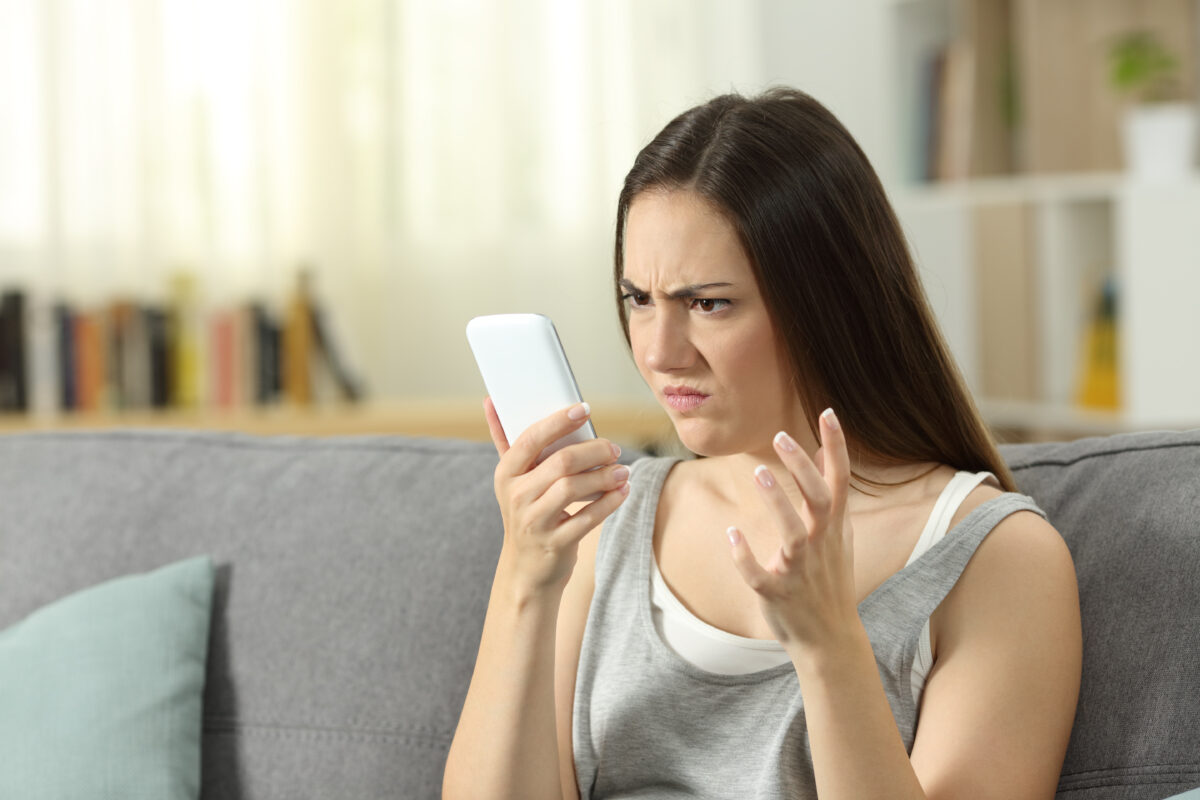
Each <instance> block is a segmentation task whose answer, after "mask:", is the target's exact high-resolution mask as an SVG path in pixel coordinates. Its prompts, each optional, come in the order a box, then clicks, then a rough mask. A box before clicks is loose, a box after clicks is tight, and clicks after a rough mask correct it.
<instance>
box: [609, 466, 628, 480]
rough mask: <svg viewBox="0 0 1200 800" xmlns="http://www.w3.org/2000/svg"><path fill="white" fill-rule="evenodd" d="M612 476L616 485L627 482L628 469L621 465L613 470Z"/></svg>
mask: <svg viewBox="0 0 1200 800" xmlns="http://www.w3.org/2000/svg"><path fill="white" fill-rule="evenodd" d="M612 474H613V479H614V480H616V481H617V482H618V483H624V482H625V481H627V480H629V467H627V466H625V465H624V464H622V465H621V466H619V467H617V468H616V469H614V470H613V472H612Z"/></svg>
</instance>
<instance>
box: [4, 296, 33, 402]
mask: <svg viewBox="0 0 1200 800" xmlns="http://www.w3.org/2000/svg"><path fill="white" fill-rule="evenodd" d="M25 328H26V303H25V294H24V292H21V291H17V290H8V291H5V292H4V293H3V294H0V410H4V411H25V410H27V409H28V408H29V383H28V378H27V375H28V371H27V369H26V359H25V347H26V336H25Z"/></svg>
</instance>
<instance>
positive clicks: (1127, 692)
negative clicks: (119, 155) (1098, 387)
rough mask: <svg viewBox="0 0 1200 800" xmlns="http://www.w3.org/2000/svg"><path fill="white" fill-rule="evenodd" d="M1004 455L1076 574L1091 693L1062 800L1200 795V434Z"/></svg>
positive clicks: (1083, 701) (1086, 692)
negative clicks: (1193, 791)
mask: <svg viewBox="0 0 1200 800" xmlns="http://www.w3.org/2000/svg"><path fill="white" fill-rule="evenodd" d="M1001 453H1002V455H1003V456H1004V458H1005V459H1006V460H1007V461H1008V463H1009V465H1010V466H1011V467H1012V470H1013V475H1014V477H1015V478H1016V481H1017V485H1018V487H1019V488H1020V490H1021V491H1023V492H1025V493H1026V494H1028V495H1030V496H1032V497H1033V498H1034V499H1035V500H1036V501H1037V502H1038V504H1039V505H1040V506H1041V507H1042V509H1043V510H1044V511H1045V512H1046V515H1047V517H1048V519H1049V520H1050V522H1051V523H1053V524H1054V525H1055V526H1056V527H1057V528H1058V530H1059V531H1060V532H1061V533H1062V534H1063V537H1064V538H1065V539H1066V540H1067V544H1068V546H1069V547H1070V549H1071V554H1072V556H1073V557H1074V559H1075V569H1076V572H1077V573H1078V577H1079V594H1080V605H1081V607H1082V612H1083V648H1084V661H1083V683H1082V686H1081V688H1080V698H1079V709H1078V713H1077V715H1076V719H1075V727H1074V729H1073V731H1072V734H1071V743H1070V747H1069V749H1068V752H1067V759H1066V763H1065V764H1064V765H1063V772H1062V778H1061V782H1060V784H1059V797H1060V798H1065V799H1069V800H1110V799H1111V800H1116V798H1121V800H1151V799H1152V798H1163V797H1166V796H1168V795H1171V794H1175V793H1177V792H1181V791H1183V790H1185V789H1190V788H1192V787H1195V786H1200V430H1195V431H1190V432H1156V433H1138V434H1122V435H1118V436H1110V437H1105V438H1092V439H1083V440H1079V441H1075V442H1070V443H1057V444H1035V445H1006V446H1003V447H1001Z"/></svg>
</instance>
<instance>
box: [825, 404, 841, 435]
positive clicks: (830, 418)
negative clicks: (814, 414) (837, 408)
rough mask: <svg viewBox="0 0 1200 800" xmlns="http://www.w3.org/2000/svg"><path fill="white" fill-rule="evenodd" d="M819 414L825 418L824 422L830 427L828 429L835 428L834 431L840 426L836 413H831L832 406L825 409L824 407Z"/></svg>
mask: <svg viewBox="0 0 1200 800" xmlns="http://www.w3.org/2000/svg"><path fill="white" fill-rule="evenodd" d="M821 416H822V417H824V418H825V423H826V424H827V425H829V427H830V429H831V430H835V431H836V430H837V429H838V428H840V427H841V425H839V424H838V418H837V414H835V413H833V409H832V408H827V409H825V410H824V411H823V412H822V413H821Z"/></svg>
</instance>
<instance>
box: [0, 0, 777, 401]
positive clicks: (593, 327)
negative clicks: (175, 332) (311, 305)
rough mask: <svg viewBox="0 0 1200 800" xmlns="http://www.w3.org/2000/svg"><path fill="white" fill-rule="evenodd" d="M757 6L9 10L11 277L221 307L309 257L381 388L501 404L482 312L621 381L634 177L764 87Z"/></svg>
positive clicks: (6, 183) (3, 261)
mask: <svg viewBox="0 0 1200 800" xmlns="http://www.w3.org/2000/svg"><path fill="white" fill-rule="evenodd" d="M757 9H758V5H757V4H756V3H754V2H737V1H736V0H704V1H701V2H697V1H695V0H506V1H503V2H501V1H500V0H490V1H489V0H394V2H389V1H388V0H0V283H16V284H20V285H23V286H26V287H28V288H30V289H31V290H33V291H35V292H40V293H42V294H45V295H58V294H61V295H63V296H65V297H66V298H68V299H70V300H72V301H74V302H76V303H79V304H84V305H86V304H89V303H95V304H99V303H102V302H107V301H109V300H111V299H113V298H114V297H116V296H118V295H120V296H131V297H134V298H138V299H143V300H149V301H153V300H157V299H161V297H163V296H164V295H165V293H166V290H167V281H168V276H169V275H170V274H171V273H173V272H175V271H177V270H180V269H186V270H190V271H192V272H194V273H195V274H196V275H197V276H199V278H200V281H201V282H200V290H201V298H202V300H203V301H204V302H205V303H206V304H208V305H210V306H213V307H218V306H222V305H228V304H232V303H236V302H241V301H243V300H246V299H249V298H250V297H257V298H261V299H265V300H267V301H268V302H270V303H273V304H275V305H278V304H280V303H282V301H283V300H284V298H285V297H286V294H287V292H288V290H289V289H290V286H291V282H292V281H293V278H294V273H295V271H296V268H297V267H298V266H299V265H301V264H307V265H310V266H311V267H312V269H313V270H314V272H315V275H316V290H317V294H318V296H319V297H320V298H321V299H322V301H323V302H324V303H325V305H326V307H327V310H328V316H331V317H332V318H333V321H334V323H335V327H336V328H337V332H338V334H339V338H340V339H341V340H342V341H341V345H342V349H343V350H344V351H346V352H347V354H348V355H349V358H350V360H351V361H352V362H354V363H355V364H356V365H357V366H358V369H359V371H360V372H362V373H364V374H365V377H366V379H367V383H368V386H369V389H370V390H372V391H373V393H374V394H376V395H377V396H378V395H383V396H402V395H424V396H432V395H447V394H455V395H466V394H477V393H478V379H477V378H476V377H475V375H474V373H473V371H472V370H471V369H470V362H469V356H466V355H465V354H466V350H465V344H464V343H463V336H462V326H463V324H465V322H466V318H467V317H469V316H470V315H472V314H475V313H486V312H492V311H508V310H538V311H543V312H544V313H550V314H551V315H552V316H554V317H555V319H556V322H558V325H559V329H560V333H562V334H563V338H564V340H567V341H568V348H569V349H570V350H571V351H572V358H573V360H575V361H576V362H577V364H576V366H577V371H579V372H581V373H582V374H581V376H580V377H581V382H582V383H584V384H585V391H587V390H588V388H589V387H588V386H587V385H586V384H587V383H589V381H590V382H591V383H592V384H593V385H592V387H591V389H592V391H593V393H597V392H598V393H599V394H614V395H616V394H622V393H624V392H625V391H626V390H627V389H629V387H632V386H633V385H634V381H633V380H631V378H630V376H631V374H632V373H631V371H630V370H629V369H628V367H627V366H626V364H625V357H624V356H623V354H621V353H620V352H619V347H618V346H617V345H619V339H618V338H617V337H616V327H615V323H614V322H613V314H612V308H611V304H610V302H609V294H608V292H609V289H608V274H607V271H608V269H609V264H610V258H611V253H610V248H611V226H612V219H613V209H614V205H615V199H616V193H617V190H618V188H619V185H620V180H621V177H622V176H623V174H624V172H625V171H626V170H627V169H628V167H629V165H630V164H631V163H632V160H633V157H634V155H635V154H636V152H637V150H638V149H639V147H640V146H641V145H642V144H644V143H645V141H646V140H647V139H648V138H649V137H650V136H651V135H652V134H653V133H654V132H655V131H656V130H657V129H658V128H659V127H661V125H662V124H663V123H665V122H666V120H667V119H669V118H670V116H672V115H674V114H675V113H677V112H679V111H681V110H683V109H684V108H686V107H688V106H689V105H692V104H694V103H696V102H699V101H702V100H703V99H706V98H707V97H709V96H711V95H712V94H714V93H719V92H722V91H729V90H731V89H737V90H741V91H755V90H757V89H758V88H761V87H760V86H759V80H760V77H761V73H762V67H761V59H760V56H759V41H760V39H761V31H760V30H759V22H758V10H757ZM572 339H574V340H575V341H574V342H572V341H570V340H572ZM572 345H574V346H573V347H572ZM589 375H590V376H591V377H590V378H589V377H588V376H589Z"/></svg>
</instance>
